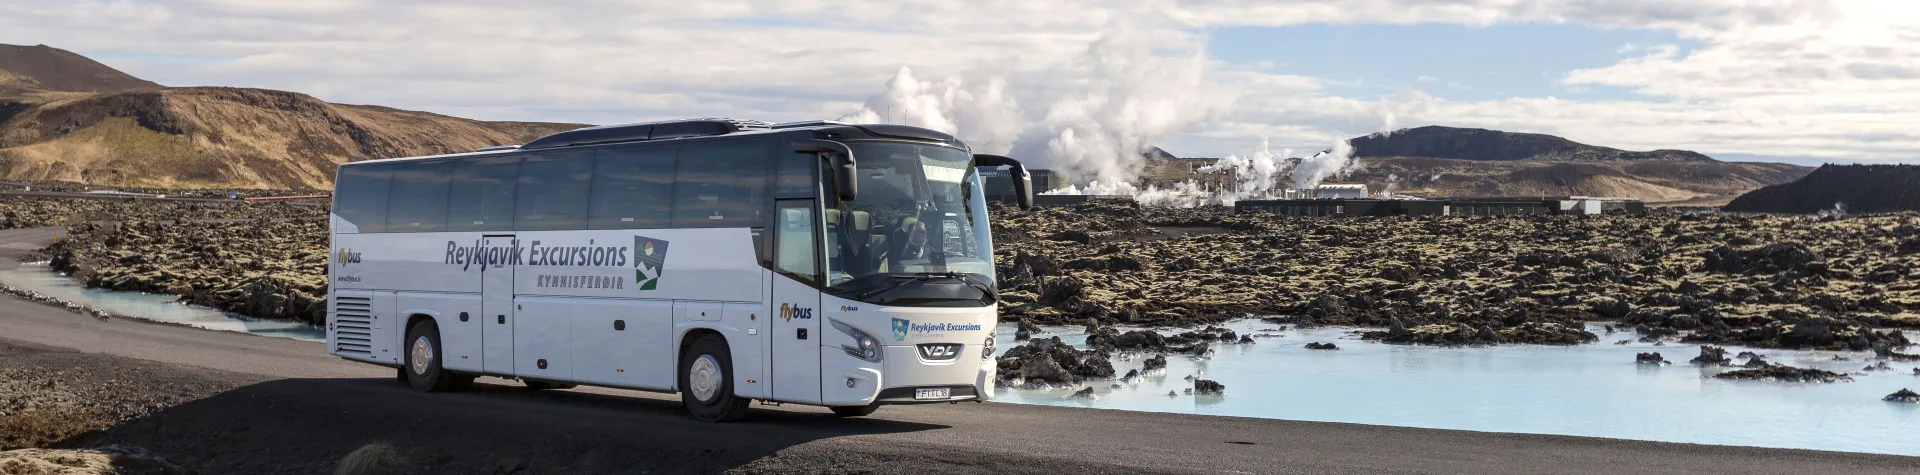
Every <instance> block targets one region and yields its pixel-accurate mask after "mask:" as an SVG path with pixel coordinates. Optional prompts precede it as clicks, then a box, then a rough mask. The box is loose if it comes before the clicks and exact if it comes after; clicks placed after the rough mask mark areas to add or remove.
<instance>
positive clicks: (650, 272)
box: [633, 236, 667, 290]
mask: <svg viewBox="0 0 1920 475" xmlns="http://www.w3.org/2000/svg"><path fill="white" fill-rule="evenodd" d="M666 266H667V242H666V241H662V240H659V239H653V238H649V237H644V236H634V237H633V281H634V282H637V283H639V286H638V287H639V289H640V290H653V289H654V288H656V287H658V286H659V285H660V274H661V273H663V272H664V271H665V269H666Z"/></svg>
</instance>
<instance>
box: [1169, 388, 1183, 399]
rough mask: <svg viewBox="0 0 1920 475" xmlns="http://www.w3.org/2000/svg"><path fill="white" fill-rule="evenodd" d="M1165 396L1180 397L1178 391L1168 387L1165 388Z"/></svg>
mask: <svg viewBox="0 0 1920 475" xmlns="http://www.w3.org/2000/svg"><path fill="white" fill-rule="evenodd" d="M1167 397H1180V393H1177V392H1174V391H1173V390H1171V389H1169V390H1167Z"/></svg>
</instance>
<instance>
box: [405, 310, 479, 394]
mask: <svg viewBox="0 0 1920 475" xmlns="http://www.w3.org/2000/svg"><path fill="white" fill-rule="evenodd" d="M406 356H407V358H406V364H405V365H402V366H401V367H400V372H401V376H402V377H403V378H404V379H405V380H406V381H407V385H408V386H412V387H413V389H414V390H416V391H422V392H434V393H437V392H445V391H457V390H461V389H465V388H467V387H469V386H471V385H472V384H473V377H472V376H468V375H464V374H455V373H453V372H451V371H447V370H446V368H442V367H441V366H440V361H441V358H442V357H443V356H444V354H443V352H442V351H441V346H440V326H439V325H438V324H435V323H433V320H420V321H419V322H416V323H414V324H413V326H412V327H409V328H407V352H406Z"/></svg>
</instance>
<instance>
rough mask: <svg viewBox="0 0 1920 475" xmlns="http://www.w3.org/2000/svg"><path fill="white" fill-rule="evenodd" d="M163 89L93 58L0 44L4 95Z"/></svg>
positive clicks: (0, 79)
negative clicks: (32, 91)
mask: <svg viewBox="0 0 1920 475" xmlns="http://www.w3.org/2000/svg"><path fill="white" fill-rule="evenodd" d="M158 87H163V86H161V85H160V84H158V83H154V82H152V81H148V80H145V79H140V78H137V77H133V75H130V74H127V73H124V72H120V70H118V69H114V68H112V67H110V66H107V65H105V64H100V62H98V61H94V60H93V59H92V58H88V57H86V56H81V55H79V54H77V53H74V52H72V51H67V50H64V49H60V48H55V47H51V46H47V45H34V46H18V45H9V44H0V94H6V93H8V92H9V90H12V91H13V92H16V93H17V92H27V91H31V90H46V91H56V92H89V93H98V92H119V91H127V90H134V89H151V88H158Z"/></svg>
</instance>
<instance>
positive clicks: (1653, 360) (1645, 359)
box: [1633, 352, 1667, 364]
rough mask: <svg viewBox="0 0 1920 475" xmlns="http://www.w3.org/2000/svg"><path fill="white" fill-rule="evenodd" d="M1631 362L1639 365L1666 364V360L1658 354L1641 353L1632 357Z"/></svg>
mask: <svg viewBox="0 0 1920 475" xmlns="http://www.w3.org/2000/svg"><path fill="white" fill-rule="evenodd" d="M1633 362H1635V363H1640V364H1667V359H1666V358H1662V357H1661V356H1660V353H1659V352H1654V353H1641V354H1638V355H1634V357H1633Z"/></svg>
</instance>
